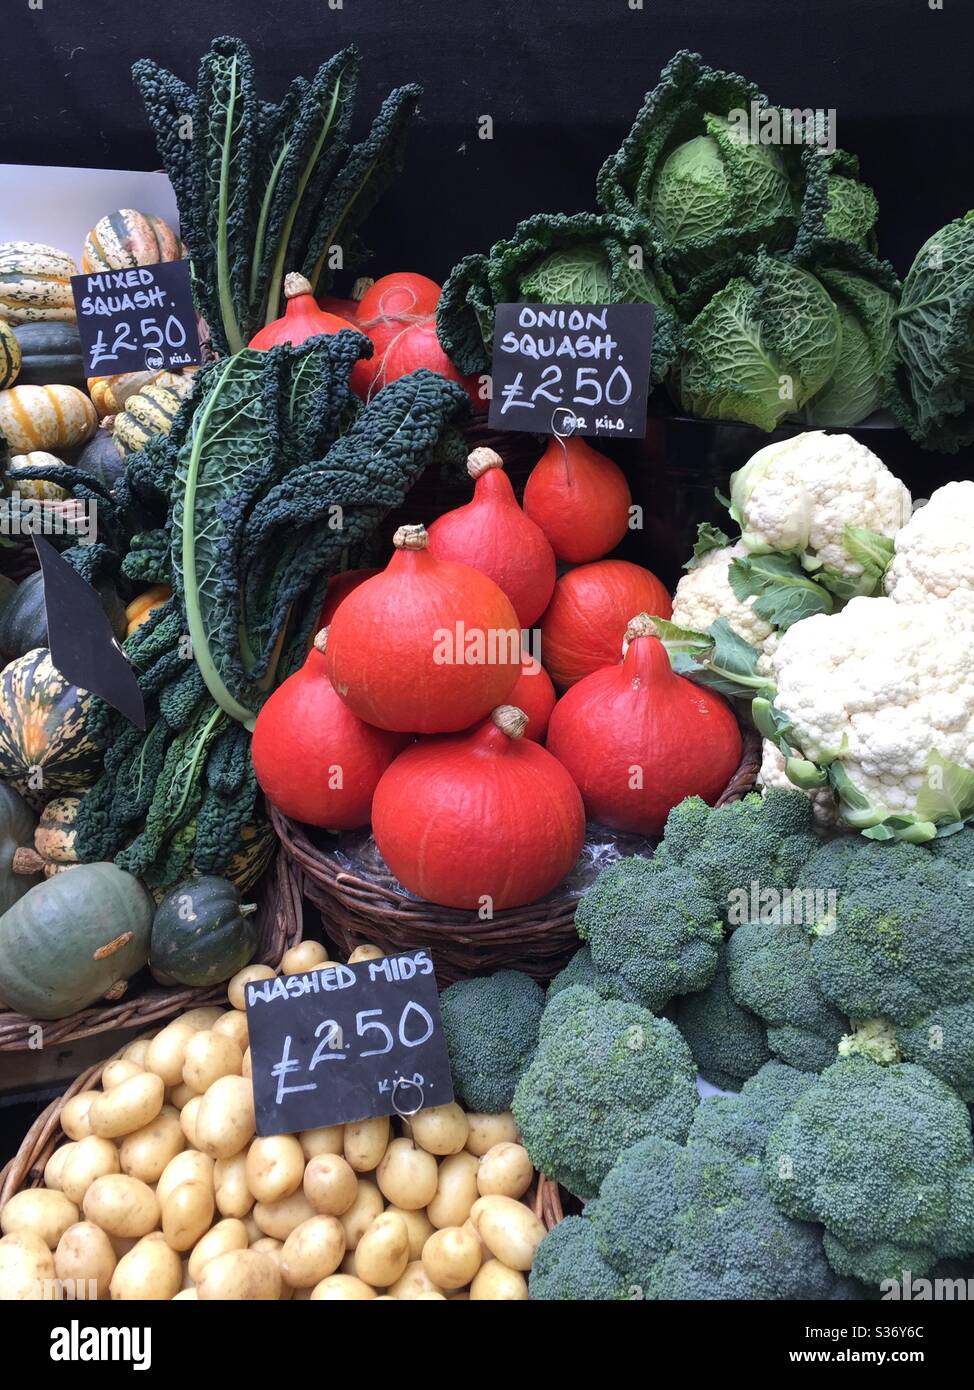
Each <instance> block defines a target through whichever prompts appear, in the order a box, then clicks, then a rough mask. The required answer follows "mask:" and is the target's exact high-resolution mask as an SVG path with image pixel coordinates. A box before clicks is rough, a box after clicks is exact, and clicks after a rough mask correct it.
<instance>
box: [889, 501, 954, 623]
mask: <svg viewBox="0 0 974 1390" xmlns="http://www.w3.org/2000/svg"><path fill="white" fill-rule="evenodd" d="M885 588H886V592H887V594H888V595H889V597H890V598H892V599H895V600H896V602H897V603H931V602H933V601H935V600H941V599H949V600H950V601H951V602H952V603H956V604H958V605H962V606H964V607H966V608H974V482H970V481H969V480H968V481H964V482H960V483H946V484H945V485H944V486H943V487H940V488H938V489H937V491H936V492H935V493H934V494H933V495H932V497H931V498H930V500H929V502H927V503H926V505H925V506H922V507H919V508H918V509H917V510H916V511H915V512H914V513H913V516H912V517H911V518H910V520H909V521H908V522H907V523H906V525H905V526H904V527H903V528H902V530H900V531H898V532H897V534H896V539H895V541H894V543H893V559H892V561H891V562H890V566H889V569H888V570H887V571H886V579H885Z"/></svg>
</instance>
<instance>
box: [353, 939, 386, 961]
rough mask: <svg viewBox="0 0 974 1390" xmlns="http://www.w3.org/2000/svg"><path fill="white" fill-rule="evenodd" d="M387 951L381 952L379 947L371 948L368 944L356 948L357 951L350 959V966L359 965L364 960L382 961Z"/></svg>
mask: <svg viewBox="0 0 974 1390" xmlns="http://www.w3.org/2000/svg"><path fill="white" fill-rule="evenodd" d="M384 955H385V951H381V950H380V949H379V947H378V946H370V945H369V944H368V943H367V942H366V944H365V945H363V946H356V947H355V950H354V951H353V952H352V954H351V955H350V956H349V958H348V963H349V965H358V964H359V962H360V961H363V960H381V959H382V957H383V956H384Z"/></svg>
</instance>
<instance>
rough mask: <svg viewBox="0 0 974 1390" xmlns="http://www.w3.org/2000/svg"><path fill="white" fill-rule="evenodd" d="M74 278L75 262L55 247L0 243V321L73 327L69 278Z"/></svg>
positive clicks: (28, 243)
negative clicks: (55, 321) (43, 321)
mask: <svg viewBox="0 0 974 1390" xmlns="http://www.w3.org/2000/svg"><path fill="white" fill-rule="evenodd" d="M77 274H78V267H77V265H76V264H75V262H74V261H73V260H72V259H71V257H70V256H69V255H68V254H67V253H66V252H64V251H59V250H58V249H57V247H56V246H45V245H44V244H43V243H42V242H34V241H4V242H0V318H5V319H7V320H8V321H9V322H10V323H31V322H32V321H33V320H35V319H60V320H62V321H64V322H68V323H74V321H75V319H76V317H77V316H76V314H75V311H74V296H73V295H72V293H71V276H72V275H77Z"/></svg>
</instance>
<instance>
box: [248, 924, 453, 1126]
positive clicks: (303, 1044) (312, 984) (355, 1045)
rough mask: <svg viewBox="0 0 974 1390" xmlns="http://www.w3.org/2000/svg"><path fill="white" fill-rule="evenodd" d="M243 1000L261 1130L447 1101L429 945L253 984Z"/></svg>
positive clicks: (449, 1086)
mask: <svg viewBox="0 0 974 1390" xmlns="http://www.w3.org/2000/svg"><path fill="white" fill-rule="evenodd" d="M246 1004H247V1025H248V1028H249V1032H250V1055H251V1061H252V1072H253V1086H254V1108H255V1110H256V1115H257V1133H258V1134H259V1135H262V1136H264V1135H268V1134H296V1133H298V1131H299V1130H302V1129H317V1128H318V1127H319V1126H322V1125H338V1124H345V1123H350V1122H352V1121H355V1120H367V1119H371V1118H373V1117H374V1116H376V1115H392V1114H400V1115H411V1114H415V1113H416V1111H417V1110H425V1109H426V1107H427V1106H430V1105H447V1104H448V1103H449V1102H450V1101H451V1100H452V1099H453V1083H452V1081H451V1078H450V1063H449V1059H448V1057H447V1052H446V1040H445V1039H444V1037H443V1025H442V1022H441V1020H440V1005H439V996H438V994H437V990H436V978H435V976H434V974H433V962H432V961H431V959H430V956H429V952H428V951H423V950H417V951H408V952H406V953H405V954H404V955H399V956H383V957H382V958H381V959H379V960H368V961H359V962H358V963H357V964H355V965H338V964H336V965H331V966H328V967H326V968H325V969H323V970H310V971H308V972H307V973H306V974H304V975H279V976H277V978H276V979H273V980H258V981H255V982H254V983H251V984H249V985H248V986H247V998H246Z"/></svg>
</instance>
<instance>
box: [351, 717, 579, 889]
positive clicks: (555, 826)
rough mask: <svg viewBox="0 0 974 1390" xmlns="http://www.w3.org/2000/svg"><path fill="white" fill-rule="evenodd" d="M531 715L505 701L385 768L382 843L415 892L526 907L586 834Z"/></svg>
mask: <svg viewBox="0 0 974 1390" xmlns="http://www.w3.org/2000/svg"><path fill="white" fill-rule="evenodd" d="M526 722H527V716H526V715H525V714H524V713H523V711H522V710H519V709H516V708H514V707H513V706H511V705H503V706H501V707H500V708H499V709H496V710H494V712H493V714H492V715H491V717H490V719H488V720H486V721H485V722H484V723H483V724H481V725H480V726H479V728H477V729H474V730H473V732H472V733H466V734H459V735H455V736H452V737H449V738H437V739H422V740H420V742H419V743H416V744H414V745H413V746H412V747H411V748H407V749H406V751H405V752H404V753H401V754H400V755H399V757H398V758H397V759H396V760H395V762H394V763H392V765H391V766H390V767H389V768H388V769H387V770H386V771H385V772H384V773H383V775H382V778H381V780H380V782H379V785H378V787H377V788H376V792H375V799H374V801H373V803H372V830H373V833H374V835H375V842H376V844H377V845H378V848H379V852H380V854H381V855H382V857H383V858H384V859H385V861H386V863H387V864H388V866H389V868H390V869H391V870H392V872H393V873H394V874H395V876H396V877H397V878H398V879H399V881H400V883H402V884H403V885H404V886H405V887H406V888H408V889H409V890H410V892H413V893H416V894H418V895H419V896H420V897H422V898H426V899H427V901H429V902H434V903H439V904H440V905H441V906H443V907H460V908H471V909H485V908H486V909H489V910H490V911H491V912H494V911H498V910H499V909H501V908H506V907H521V906H522V905H523V904H525V903H532V902H536V901H537V900H538V898H543V897H544V896H545V894H546V893H550V892H551V890H552V889H553V888H555V887H556V886H557V885H558V884H559V883H560V882H561V880H562V879H563V878H564V877H565V875H566V874H567V873H568V872H569V870H570V869H571V868H572V866H573V865H574V863H575V861H576V860H577V858H578V856H579V854H580V853H581V850H582V843H583V841H584V839H585V812H584V810H583V808H582V798H581V796H580V795H579V792H578V788H577V787H576V786H575V783H574V782H573V781H572V779H571V777H570V776H569V775H568V773H567V772H566V771H565V769H564V767H563V766H562V765H561V763H559V762H558V761H557V759H555V758H553V757H552V756H551V754H550V753H548V752H546V751H545V749H544V748H542V747H541V746H540V744H537V743H533V742H532V741H531V740H530V739H525V738H524V737H523V733H524V727H525V724H526Z"/></svg>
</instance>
